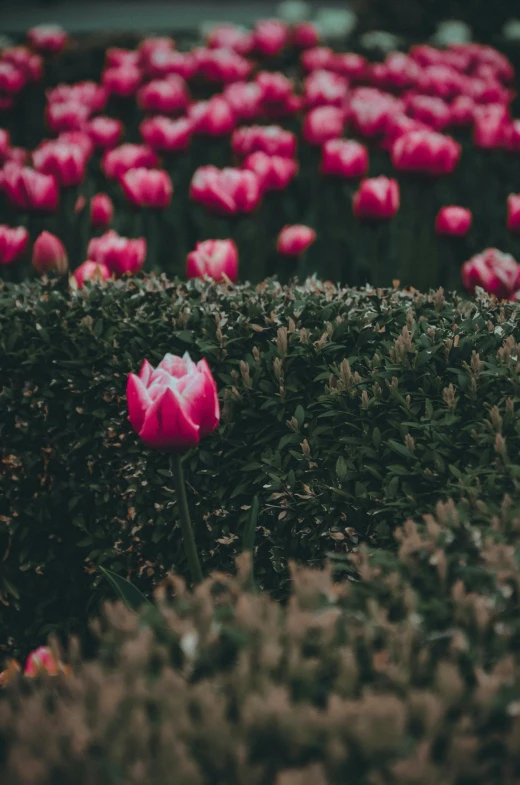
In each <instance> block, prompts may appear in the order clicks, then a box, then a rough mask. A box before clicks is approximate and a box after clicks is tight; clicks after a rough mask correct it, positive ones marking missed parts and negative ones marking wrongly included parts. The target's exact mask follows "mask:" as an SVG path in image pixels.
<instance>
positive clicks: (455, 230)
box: [435, 205, 473, 237]
mask: <svg viewBox="0 0 520 785" xmlns="http://www.w3.org/2000/svg"><path fill="white" fill-rule="evenodd" d="M472 221H473V216H472V214H471V210H468V209H467V208H466V207H457V206H456V205H449V206H447V207H441V209H440V210H439V212H438V213H437V218H436V219H435V231H436V232H437V234H445V235H451V236H453V237H464V236H465V235H466V234H467V233H468V232H469V230H470V228H471V223H472Z"/></svg>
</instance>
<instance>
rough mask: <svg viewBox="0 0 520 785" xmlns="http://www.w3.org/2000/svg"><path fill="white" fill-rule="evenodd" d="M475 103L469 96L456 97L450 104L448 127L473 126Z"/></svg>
mask: <svg viewBox="0 0 520 785" xmlns="http://www.w3.org/2000/svg"><path fill="white" fill-rule="evenodd" d="M474 112H475V102H474V100H473V98H470V97H469V95H458V96H457V97H456V98H454V99H453V101H452V102H451V104H450V115H451V117H450V125H455V126H459V125H473V117H474Z"/></svg>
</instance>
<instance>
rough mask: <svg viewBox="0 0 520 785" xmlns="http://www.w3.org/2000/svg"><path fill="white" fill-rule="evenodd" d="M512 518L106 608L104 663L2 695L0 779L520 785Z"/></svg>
mask: <svg viewBox="0 0 520 785" xmlns="http://www.w3.org/2000/svg"><path fill="white" fill-rule="evenodd" d="M519 533H520V516H519V514H518V508H516V510H515V505H513V504H512V501H511V499H510V498H508V497H505V498H504V499H503V501H502V504H501V505H500V507H499V508H497V509H496V510H495V514H492V512H491V510H490V508H489V507H487V506H486V505H484V504H483V503H480V504H478V505H476V507H475V509H474V510H473V511H471V512H470V511H469V510H468V509H467V507H466V505H464V504H459V505H458V507H457V505H455V503H454V502H453V500H449V501H448V502H446V503H445V504H441V503H439V504H438V505H437V506H436V510H435V513H434V514H433V515H428V516H426V518H425V519H424V520H423V521H422V522H420V523H418V522H414V521H412V520H409V521H407V522H406V523H405V524H404V526H403V527H401V528H399V529H397V530H396V532H395V539H396V541H397V545H398V549H397V551H395V550H387V551H379V552H377V551H374V550H373V549H370V548H366V547H363V548H361V549H360V551H359V552H358V553H356V554H352V555H351V556H350V557H349V558H348V560H345V561H344V563H345V566H346V565H347V564H348V565H349V568H350V569H351V570H352V571H353V572H355V573H356V575H357V579H356V580H352V581H344V582H343V583H341V584H338V583H333V582H332V581H331V575H330V571H324V572H320V571H318V570H309V569H295V568H294V565H293V567H292V569H291V577H292V589H291V596H290V600H289V602H288V603H287V605H286V606H285V607H283V608H282V607H281V606H280V605H279V604H278V603H277V602H276V601H274V600H273V599H272V598H269V597H268V596H267V595H266V594H265V593H264V594H256V595H254V594H251V593H249V592H248V591H247V589H246V587H247V585H248V581H249V570H248V559H247V558H245V557H241V560H240V561H239V563H238V577H237V578H228V577H225V576H215V578H213V579H212V580H207V581H206V582H205V583H204V584H203V585H202V586H200V587H198V589H197V590H196V592H195V593H189V592H187V591H186V590H185V588H184V584H183V582H182V580H180V579H178V578H170V579H169V580H168V581H167V582H166V583H165V585H164V586H163V587H162V588H161V589H159V590H158V591H157V593H156V601H157V605H156V607H155V608H154V607H150V606H149V607H147V608H145V609H143V611H142V613H141V615H140V617H137V616H135V615H133V614H131V613H130V612H129V611H127V610H126V609H125V608H124V606H123V605H122V604H119V605H113V604H109V605H107V606H106V608H105V611H104V616H103V621H102V622H101V623H96V624H95V630H96V633H97V635H98V636H99V637H100V643H101V646H100V650H99V654H98V657H97V658H96V659H95V660H94V661H92V662H88V663H86V664H83V665H82V664H81V663H80V662H79V660H78V656H77V646H76V645H74V644H73V645H71V647H70V652H69V654H68V657H67V659H68V660H69V662H70V664H71V665H72V667H73V670H74V674H75V675H74V676H63V675H62V676H59V677H51V678H49V677H43V676H42V677H40V678H38V679H36V680H29V679H26V680H24V679H21V678H14V680H13V681H12V682H11V683H10V684H8V686H7V687H6V688H5V689H4V690H3V691H1V692H0V777H1V781H2V785H56V783H59V784H60V785H91V783H95V784H96V785H120V783H125V784H127V783H128V785H130V784H131V783H136V785H137V783H140V784H142V785H350V783H352V785H373V784H374V783H376V784H377V785H379V784H381V785H383V783H384V785H469V783H471V785H504V784H505V783H508V785H509V784H511V785H514V784H515V783H518V782H520V719H519V706H520V661H519V640H520V617H519V615H518V600H519V590H520V570H519V566H518V555H519V549H518V537H519Z"/></svg>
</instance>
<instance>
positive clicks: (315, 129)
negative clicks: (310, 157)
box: [303, 106, 346, 145]
mask: <svg viewBox="0 0 520 785" xmlns="http://www.w3.org/2000/svg"><path fill="white" fill-rule="evenodd" d="M345 120H346V117H345V111H344V110H343V109H340V108H339V107H337V106H318V107H316V108H315V109H311V111H310V112H308V113H307V115H306V116H305V119H304V121H303V138H304V139H305V141H306V142H308V144H312V145H322V144H324V143H325V142H327V141H328V140H329V139H337V138H338V137H340V136H341V135H342V134H343V129H344V127H345Z"/></svg>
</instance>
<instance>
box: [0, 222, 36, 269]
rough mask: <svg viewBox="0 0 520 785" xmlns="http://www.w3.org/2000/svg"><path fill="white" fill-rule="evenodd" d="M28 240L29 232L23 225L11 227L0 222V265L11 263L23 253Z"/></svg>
mask: <svg viewBox="0 0 520 785" xmlns="http://www.w3.org/2000/svg"><path fill="white" fill-rule="evenodd" d="M28 242H29V232H28V231H27V229H25V227H23V226H17V227H16V228H12V227H10V226H6V225H5V224H0V265H4V264H11V262H15V261H16V260H17V259H19V258H20V256H22V255H23V253H24V252H25V249H26V248H27V243H28Z"/></svg>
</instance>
